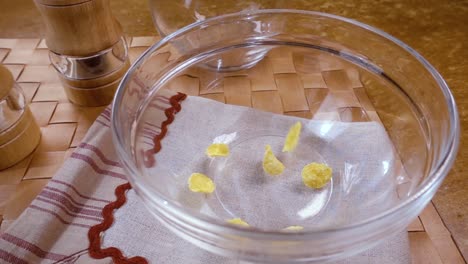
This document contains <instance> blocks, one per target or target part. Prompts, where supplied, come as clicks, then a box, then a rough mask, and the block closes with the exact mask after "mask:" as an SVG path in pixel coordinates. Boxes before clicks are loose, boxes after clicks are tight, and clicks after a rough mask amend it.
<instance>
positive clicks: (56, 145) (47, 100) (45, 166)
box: [0, 37, 466, 264]
mask: <svg viewBox="0 0 468 264" xmlns="http://www.w3.org/2000/svg"><path fill="white" fill-rule="evenodd" d="M156 40H157V38H156V37H133V38H127V43H129V44H130V49H129V56H130V60H131V61H132V62H133V61H134V60H135V59H136V58H137V57H138V56H139V55H140V54H141V53H142V52H143V51H145V50H146V49H147V47H148V46H150V45H151V44H153V43H154V42H155V41H156ZM0 62H1V63H3V64H5V65H6V67H7V68H9V69H10V70H11V72H12V73H13V75H14V77H15V79H16V80H17V82H18V83H19V84H20V86H21V87H22V88H23V90H24V92H25V95H26V99H27V101H28V103H30V108H31V110H32V112H33V114H34V116H35V118H36V120H37V122H38V124H39V125H40V126H41V131H42V139H41V143H40V145H39V147H38V148H37V150H36V151H35V152H34V153H33V154H31V155H30V156H29V157H27V158H26V159H24V160H23V161H22V162H20V163H19V164H17V165H15V166H13V167H11V168H9V169H7V170H4V171H0V224H1V225H0V229H1V230H4V229H6V228H7V227H8V225H9V224H11V223H12V222H13V221H14V220H15V219H16V218H18V216H19V215H20V214H21V212H22V211H23V210H24V209H25V208H26V207H27V206H28V205H29V204H30V202H31V201H32V200H33V199H34V198H35V196H36V195H37V194H38V193H39V192H40V191H41V190H42V188H43V187H44V186H45V184H47V182H48V180H49V179H50V178H51V177H52V176H53V175H54V174H55V172H56V171H57V170H58V168H60V166H61V165H62V163H63V162H64V160H65V159H66V158H67V157H68V155H70V154H71V152H72V151H73V150H74V148H76V147H77V146H78V145H79V143H80V141H81V139H82V138H83V136H84V135H85V134H86V131H87V130H88V128H89V127H90V126H91V124H92V123H93V122H94V120H95V119H96V117H97V116H98V115H99V114H100V113H101V111H102V110H103V109H104V107H87V108H86V107H78V106H75V105H73V104H71V103H70V102H69V101H68V100H67V97H66V95H65V93H64V91H63V89H62V87H61V84H60V81H59V79H58V77H57V74H56V73H55V70H54V69H53V67H52V66H51V65H50V63H49V58H48V49H47V46H46V44H45V41H44V40H41V39H0ZM305 63H306V62H304V61H301V58H295V57H294V55H293V54H290V53H288V52H282V51H281V50H279V51H275V52H271V53H270V54H269V55H268V57H267V58H266V59H265V60H263V61H262V62H260V64H258V65H257V66H256V67H255V70H250V71H249V72H248V73H247V72H244V73H243V72H238V73H236V74H232V75H225V76H224V81H223V85H222V87H221V88H219V89H211V90H206V89H204V87H206V83H204V78H203V76H197V74H194V75H190V76H189V75H187V76H183V77H181V78H179V81H180V84H181V85H180V86H182V87H184V90H183V91H182V92H185V93H187V94H189V95H200V96H203V97H207V98H211V99H214V100H218V101H221V102H225V103H230V104H237V105H245V106H252V107H254V108H258V109H262V110H267V111H270V112H275V113H284V114H286V115H295V116H300V117H305V118H310V117H312V116H314V118H315V119H320V118H321V117H322V118H324V119H335V120H341V121H346V122H355V121H370V120H374V121H379V117H378V115H377V113H376V112H375V110H374V108H373V106H372V103H371V102H370V101H369V99H368V98H367V95H366V92H365V90H364V88H362V85H361V83H360V82H359V80H358V78H356V73H354V72H352V71H348V70H343V69H342V68H340V65H333V64H331V65H321V71H319V72H318V73H315V74H301V70H300V68H301V67H303V66H307V65H306V64H305ZM178 86H179V85H178ZM180 86H179V87H180ZM328 95H332V96H331V98H332V100H333V105H334V107H333V108H330V109H325V111H323V109H321V110H320V112H319V111H318V110H319V106H320V105H321V103H322V101H323V100H324V99H325V98H326V97H327V96H328ZM328 98H330V96H328ZM271 102H275V103H271ZM408 232H409V238H410V245H411V252H412V258H413V263H447V264H449V263H450V264H453V263H455V264H458V263H466V262H465V261H464V259H463V258H462V256H461V254H460V252H459V250H458V248H457V246H456V244H455V243H454V241H453V239H452V236H451V234H450V232H449V230H448V229H447V228H446V227H445V225H444V223H443V221H442V219H441V218H440V216H439V214H438V212H437V210H436V209H435V207H434V206H433V204H432V203H430V204H429V205H428V206H427V207H426V209H425V210H424V211H423V212H422V214H421V215H420V216H419V218H417V219H416V220H415V221H414V222H413V223H412V224H411V225H410V226H409V227H408Z"/></svg>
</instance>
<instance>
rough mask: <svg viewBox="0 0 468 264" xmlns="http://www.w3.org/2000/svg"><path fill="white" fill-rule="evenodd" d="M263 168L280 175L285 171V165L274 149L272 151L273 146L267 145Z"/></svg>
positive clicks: (272, 173)
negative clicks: (276, 155)
mask: <svg viewBox="0 0 468 264" xmlns="http://www.w3.org/2000/svg"><path fill="white" fill-rule="evenodd" d="M263 170H264V171H265V172H266V173H268V174H270V175H274V176H276V175H280V174H281V173H282V172H283V171H284V165H283V163H281V161H279V160H278V159H277V158H276V157H275V154H273V151H271V146H270V145H266V147H265V154H264V156H263Z"/></svg>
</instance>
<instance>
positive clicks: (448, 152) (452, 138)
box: [111, 9, 460, 241]
mask: <svg viewBox="0 0 468 264" xmlns="http://www.w3.org/2000/svg"><path fill="white" fill-rule="evenodd" d="M268 14H272V15H273V14H287V15H294V14H296V15H311V16H319V17H325V18H329V19H335V20H339V21H341V22H345V23H349V24H352V25H353V26H356V27H360V28H362V29H366V30H368V31H371V32H372V33H375V34H377V35H379V36H381V37H383V38H385V39H387V40H389V41H391V42H393V43H394V44H396V45H398V46H400V47H401V48H402V49H403V50H405V51H407V52H408V53H410V54H411V55H412V56H414V57H415V58H416V59H417V60H418V61H419V62H420V63H421V64H422V65H423V66H424V68H425V69H426V70H427V71H428V72H429V73H430V74H431V75H432V77H433V78H434V80H435V81H436V82H437V83H438V85H439V88H440V89H441V91H442V92H443V94H444V99H445V100H446V102H447V105H448V108H449V109H448V112H449V116H450V124H451V126H452V129H451V130H450V134H449V135H448V137H447V146H448V147H446V148H445V151H444V152H443V153H442V154H441V156H442V157H443V158H441V159H440V160H439V162H438V164H437V165H436V166H435V169H433V170H432V171H431V172H430V174H429V176H433V177H430V181H424V182H423V183H422V184H421V186H418V189H417V191H416V192H415V193H414V194H413V195H411V196H410V197H409V198H408V199H406V200H405V201H403V202H402V203H400V204H398V205H397V206H395V207H393V208H391V209H389V210H387V211H385V212H382V213H380V214H378V215H375V216H373V217H371V218H367V219H365V220H362V221H360V222H358V223H353V224H350V225H346V226H340V227H338V228H328V229H321V230H304V231H299V232H294V233H287V232H280V231H264V230H258V229H244V228H238V227H235V226H233V225H230V224H226V223H221V222H220V221H214V219H212V218H209V217H207V216H204V215H200V214H198V215H194V214H190V213H188V212H187V211H186V210H185V209H184V208H183V207H180V206H178V205H177V204H175V203H173V202H171V201H170V200H166V199H164V198H163V197H159V196H158V194H156V193H155V192H154V191H153V192H152V191H151V190H149V189H148V188H147V187H146V186H145V185H144V183H141V182H139V180H138V179H137V176H135V175H138V169H137V168H136V166H135V164H134V163H132V162H127V161H131V160H133V157H132V156H131V155H130V154H129V153H127V152H125V147H124V140H123V135H122V133H121V132H120V130H119V127H120V124H119V111H118V106H119V104H120V102H121V101H122V99H123V96H124V93H125V87H126V85H127V83H128V82H129V81H130V79H131V76H132V75H133V73H134V71H135V70H136V69H137V68H138V67H139V66H141V64H142V63H143V62H144V61H145V59H146V57H147V56H149V55H151V54H152V53H153V52H154V51H156V50H158V49H159V48H160V47H162V46H164V45H165V44H167V43H168V42H170V40H171V39H173V38H176V37H180V36H182V35H184V34H185V33H186V32H190V31H191V30H193V29H196V28H200V27H204V26H207V25H215V24H220V23H222V22H223V20H225V19H231V20H232V19H233V18H236V17H238V18H240V19H245V18H248V17H249V16H255V15H268ZM111 132H112V139H113V142H114V147H115V149H116V151H117V155H118V157H119V158H120V161H121V162H122V164H123V166H124V168H125V170H126V171H127V173H128V176H129V180H130V181H131V184H132V186H133V187H134V188H135V190H136V191H137V192H138V193H140V194H144V195H145V197H146V198H149V199H150V200H151V202H153V203H156V204H162V202H163V203H164V207H165V210H169V211H171V213H174V214H177V215H178V217H180V218H182V219H183V221H184V222H188V223H197V225H199V224H201V226H204V227H205V228H206V229H207V230H211V229H213V228H215V229H218V230H223V231H224V232H225V233H229V234H233V235H239V236H245V237H251V238H255V239H282V238H284V239H287V240H298V241H304V240H308V239H309V238H311V239H317V238H318V237H320V236H326V235H327V234H328V235H329V234H330V233H339V232H342V231H347V230H352V229H357V228H360V227H363V226H366V225H368V224H371V223H374V222H377V221H379V220H382V219H384V218H387V217H390V216H391V215H393V214H395V213H397V212H401V211H404V209H405V208H407V207H411V205H412V204H413V203H415V202H417V200H418V199H419V198H420V197H421V196H424V194H426V193H427V192H429V191H431V190H433V189H434V188H437V186H438V185H439V184H440V183H441V182H442V181H443V179H444V178H445V176H446V175H447V174H448V172H449V170H450V168H451V167H452V165H453V163H454V160H455V157H456V155H457V151H458V147H459V141H460V124H459V116H458V110H457V107H456V104H455V99H454V97H453V95H452V93H451V92H450V89H449V87H448V85H447V84H446V82H445V81H444V79H443V78H442V76H441V75H440V73H439V72H437V70H436V69H435V68H434V67H433V66H432V65H431V64H430V63H429V62H428V61H427V60H426V59H424V57H423V56H421V55H420V54H419V53H418V52H416V51H415V50H414V49H412V48H411V47H409V46H408V45H406V44H405V43H403V42H402V41H400V40H398V39H397V38H395V37H393V36H391V35H389V34H387V33H386V32H384V31H382V30H380V29H377V28H374V27H372V26H369V25H367V24H364V23H362V22H358V21H356V20H353V19H349V18H345V17H341V16H337V15H332V14H328V13H322V12H317V11H306V10H296V9H263V10H255V11H248V12H246V11H242V12H238V13H232V14H225V15H222V16H217V17H212V18H209V19H206V20H204V21H200V22H197V23H193V24H190V25H188V26H186V27H183V28H181V29H179V30H177V31H175V32H173V33H171V34H169V35H167V36H166V37H164V38H163V39H161V40H160V41H159V42H157V43H155V44H154V45H152V46H151V47H150V48H148V49H147V50H146V51H145V52H143V53H142V54H141V55H140V57H138V59H137V60H136V61H135V62H134V63H133V64H132V65H131V67H130V69H129V70H128V71H127V73H126V74H125V75H124V77H123V78H122V81H121V82H120V84H119V87H118V89H117V92H116V95H115V97H114V101H113V103H112V113H111ZM155 196H158V197H155Z"/></svg>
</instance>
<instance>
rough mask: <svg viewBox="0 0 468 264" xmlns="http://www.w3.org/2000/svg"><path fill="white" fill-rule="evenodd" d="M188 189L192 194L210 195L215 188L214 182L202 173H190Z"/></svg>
mask: <svg viewBox="0 0 468 264" xmlns="http://www.w3.org/2000/svg"><path fill="white" fill-rule="evenodd" d="M188 185H189V189H190V190H191V191H192V192H201V193H212V192H214V190H215V188H216V186H215V184H214V182H213V181H212V180H211V179H210V178H209V177H208V176H206V175H204V174H202V173H192V175H190V178H189V179H188Z"/></svg>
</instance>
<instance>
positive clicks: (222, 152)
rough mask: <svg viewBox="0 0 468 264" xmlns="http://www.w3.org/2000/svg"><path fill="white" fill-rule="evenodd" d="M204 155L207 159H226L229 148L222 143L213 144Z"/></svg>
mask: <svg viewBox="0 0 468 264" xmlns="http://www.w3.org/2000/svg"><path fill="white" fill-rule="evenodd" d="M206 155H208V156H209V157H226V156H227V155H229V146H228V145H227V144H223V143H214V144H211V145H210V146H208V148H207V149H206Z"/></svg>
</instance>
